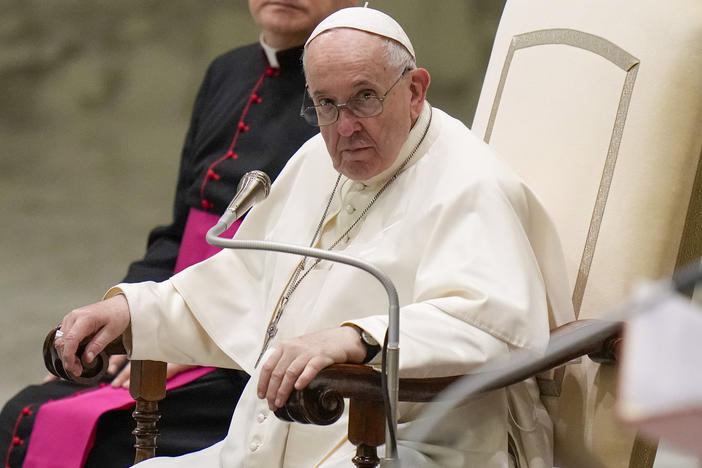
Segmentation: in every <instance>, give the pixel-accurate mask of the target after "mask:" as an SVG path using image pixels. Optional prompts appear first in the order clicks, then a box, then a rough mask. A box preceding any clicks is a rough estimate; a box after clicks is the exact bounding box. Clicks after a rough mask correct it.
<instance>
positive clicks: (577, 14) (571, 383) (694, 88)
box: [473, 0, 702, 468]
mask: <svg viewBox="0 0 702 468" xmlns="http://www.w3.org/2000/svg"><path fill="white" fill-rule="evenodd" d="M473 130H474V131H476V133H477V134H478V135H482V136H483V137H484V139H485V140H486V141H487V142H489V144H490V145H491V146H493V147H494V148H496V149H497V151H498V152H499V153H500V154H501V155H502V157H503V158H504V159H506V160H507V161H508V163H509V164H510V165H511V166H512V167H513V168H514V169H515V170H516V171H517V172H518V173H519V174H520V175H521V176H522V177H523V178H524V179H525V180H526V182H527V183H528V184H529V185H530V186H531V187H532V188H533V189H534V190H535V192H536V193H537V195H538V196H539V197H540V198H541V200H542V201H543V203H544V205H545V206H546V208H547V209H548V210H549V212H550V213H551V215H552V216H553V217H554V220H555V223H556V225H557V228H558V231H559V234H560V236H561V238H562V242H563V246H564V249H565V253H566V260H567V262H568V269H569V281H570V285H571V286H572V290H573V304H574V306H575V310H576V314H578V317H579V318H595V317H602V316H604V315H606V314H607V312H608V311H609V310H611V308H612V307H613V306H614V305H617V304H619V303H621V302H622V301H623V300H624V299H625V298H627V297H628V296H629V295H630V293H631V290H632V286H634V285H635V283H637V282H638V281H640V280H641V279H643V278H657V277H661V276H665V275H669V274H670V273H671V272H672V271H673V270H674V269H675V268H676V267H678V266H681V265H684V264H685V263H687V262H689V261H690V260H692V259H694V258H696V257H698V256H700V254H701V253H702V167H701V165H700V163H699V162H700V155H701V150H702V2H701V1H700V0H672V1H670V2H660V1H658V0H617V1H614V2H613V1H611V0H508V1H507V4H506V6H505V10H504V13H503V16H502V18H501V21H500V25H499V28H498V31H497V35H496V38H495V43H494V46H493V50H492V55H491V58H490V63H489V65H488V70H487V73H486V77H485V82H484V84H483V88H482V92H481V96H480V101H479V103H478V107H477V110H476V115H475V119H474V122H473ZM615 379H616V371H615V369H614V367H611V366H610V367H607V366H599V365H597V364H594V363H592V362H590V361H589V360H583V361H582V363H581V364H579V365H571V366H568V367H567V369H566V370H563V369H561V370H560V371H558V372H555V373H553V374H552V375H551V377H550V378H549V379H548V380H542V382H541V383H542V384H544V385H542V394H543V395H544V402H545V403H546V405H547V406H548V407H549V410H550V412H551V414H552V417H553V418H554V422H555V432H556V434H555V436H556V454H555V455H556V464H557V465H558V466H560V467H562V468H568V467H569V466H597V465H600V466H608V467H609V466H611V467H615V466H616V467H622V466H632V467H633V466H637V467H650V466H651V465H652V463H653V458H654V456H655V444H647V443H644V442H643V441H642V440H640V439H638V438H637V437H636V434H635V433H632V432H631V431H628V430H626V429H624V428H622V427H620V425H619V424H618V423H617V421H616V419H615V417H614V414H613V403H614V398H615ZM549 395H550V396H549ZM559 395H560V396H559ZM584 457H585V458H584ZM584 459H588V460H589V461H588V463H586V464H585V465H582V464H579V465H578V463H582V461H583V460H584Z"/></svg>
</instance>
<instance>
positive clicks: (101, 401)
mask: <svg viewBox="0 0 702 468" xmlns="http://www.w3.org/2000/svg"><path fill="white" fill-rule="evenodd" d="M218 220H219V216H217V215H213V214H210V213H205V212H204V211H200V210H197V209H194V208H191V209H190V213H189V214H188V221H187V223H186V225H185V232H184V233H183V240H182V242H181V244H180V250H179V252H178V259H177V261H176V267H175V273H177V272H179V271H181V270H183V269H185V268H187V267H189V266H190V265H193V264H195V263H197V262H200V261H202V260H205V259H206V258H209V257H211V256H212V255H214V254H215V253H217V252H219V251H220V250H221V249H219V248H218V247H213V246H211V245H209V244H208V243H207V242H206V241H205V234H207V231H208V230H209V229H210V228H211V227H212V226H214V225H215V223H216V222H217V221H218ZM240 224H241V221H240V220H239V221H236V222H235V223H234V224H233V225H232V227H230V228H229V229H228V230H227V231H225V232H224V233H223V234H222V237H225V236H226V237H232V236H233V235H234V233H235V232H236V230H237V229H238V228H239V225H240ZM213 370H214V368H213V367H199V368H195V369H191V370H188V371H186V372H183V373H181V374H178V375H176V376H175V377H173V378H172V379H170V380H169V381H168V382H167V384H166V390H171V389H173V388H176V387H180V386H181V385H185V384H187V383H189V382H192V381H193V380H195V379H197V378H199V377H202V376H203V375H205V374H207V373H209V372H212V371H213ZM133 405H134V400H133V399H132V397H131V396H130V395H129V392H128V391H127V390H126V389H123V388H114V387H112V386H110V385H107V384H101V385H100V386H99V387H95V388H88V389H86V390H85V391H82V392H77V393H75V394H73V395H71V396H69V397H66V398H62V399H60V400H55V401H49V402H47V403H45V404H43V405H42V406H41V407H40V408H39V412H38V413H37V416H36V419H35V421H34V427H33V429H32V434H31V436H30V438H29V445H28V446H27V455H26V457H25V460H24V465H23V466H24V468H81V467H82V466H83V464H84V463H85V460H86V458H87V455H88V453H89V452H90V449H91V448H92V446H93V444H94V442H95V428H96V426H97V421H98V419H99V418H100V416H101V415H102V414H103V413H106V412H108V411H111V410H118V409H127V408H129V407H131V406H133Z"/></svg>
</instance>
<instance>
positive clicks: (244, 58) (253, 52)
mask: <svg viewBox="0 0 702 468" xmlns="http://www.w3.org/2000/svg"><path fill="white" fill-rule="evenodd" d="M263 58H264V56H263V50H262V49H261V45H260V44H259V43H253V44H247V45H245V46H241V47H237V48H235V49H231V50H229V51H227V52H224V53H222V54H220V55H218V56H217V57H215V58H214V60H212V62H211V63H210V67H209V69H210V71H211V72H229V71H231V70H233V69H237V68H241V69H244V70H245V69H246V68H247V67H248V66H249V65H250V64H251V62H259V61H262V60H263Z"/></svg>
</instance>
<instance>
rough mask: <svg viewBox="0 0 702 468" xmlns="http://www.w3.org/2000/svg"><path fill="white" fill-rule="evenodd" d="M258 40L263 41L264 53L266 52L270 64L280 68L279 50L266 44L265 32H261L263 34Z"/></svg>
mask: <svg viewBox="0 0 702 468" xmlns="http://www.w3.org/2000/svg"><path fill="white" fill-rule="evenodd" d="M258 42H260V43H261V48H263V53H264V54H266V59H268V65H270V66H271V67H273V68H280V64H279V63H278V56H277V55H276V52H278V51H277V50H276V49H274V48H273V47H271V46H269V45H268V44H266V41H264V40H263V33H261V35H260V36H259V37H258Z"/></svg>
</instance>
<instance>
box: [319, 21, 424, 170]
mask: <svg viewBox="0 0 702 468" xmlns="http://www.w3.org/2000/svg"><path fill="white" fill-rule="evenodd" d="M417 71H418V70H413V71H410V72H408V73H407V74H406V75H405V76H404V77H403V78H402V79H401V80H400V81H399V82H398V83H397V84H396V85H395V87H393V88H392V90H391V91H390V93H389V94H388V95H387V96H386V98H385V101H384V102H383V112H382V113H381V114H380V115H378V116H375V117H366V118H359V117H356V116H354V115H353V114H352V113H351V112H349V111H348V110H347V109H345V108H344V109H341V110H340V111H339V118H338V120H337V121H336V122H334V123H332V124H330V125H324V126H322V127H320V131H321V133H322V137H324V142H325V143H326V146H327V150H328V151H329V154H330V155H331V158H332V163H333V164H334V168H335V169H336V170H337V171H339V172H341V173H342V174H344V175H345V176H346V177H348V178H350V179H354V180H367V179H369V178H371V177H373V176H375V175H377V174H379V173H381V172H382V171H384V170H385V169H387V168H388V167H390V166H391V165H392V163H393V162H394V161H395V159H396V158H397V156H398V154H399V152H400V148H401V147H402V145H403V143H404V142H405V140H406V139H407V135H408V134H409V131H410V129H411V128H412V124H413V122H414V120H415V119H416V118H417V116H418V115H419V111H420V110H421V106H422V102H423V100H424V92H425V91H426V89H418V86H417V85H416V84H415V81H416V80H415V78H414V76H413V73H415V72H417ZM422 72H426V70H423V71H422ZM305 73H306V76H307V85H308V90H309V93H310V96H311V97H312V99H313V101H314V103H315V104H319V103H320V102H332V103H335V104H341V103H346V102H347V101H348V100H349V99H351V98H354V97H357V96H359V95H360V96H362V95H363V94H365V93H367V92H370V93H373V94H374V95H376V96H383V95H384V94H385V92H386V91H387V90H388V89H389V88H390V87H391V86H392V84H393V83H394V82H395V81H396V80H397V79H398V77H399V76H400V75H401V73H402V70H398V69H396V68H389V67H388V66H387V64H386V58H385V53H384V49H383V43H382V40H381V39H380V38H379V37H377V36H374V35H372V34H368V33H364V32H360V31H356V30H353V29H345V28H342V29H335V30H331V31H328V32H325V33H323V34H321V35H320V36H318V37H316V38H315V39H314V40H313V41H312V42H311V43H310V45H309V46H308V47H307V51H306V54H305ZM427 76H428V75H427ZM427 85H428V82H427Z"/></svg>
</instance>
